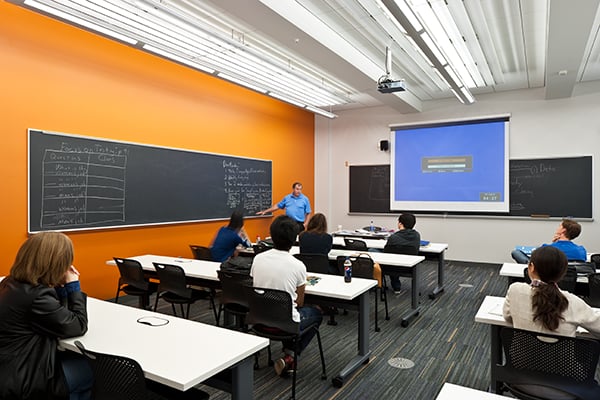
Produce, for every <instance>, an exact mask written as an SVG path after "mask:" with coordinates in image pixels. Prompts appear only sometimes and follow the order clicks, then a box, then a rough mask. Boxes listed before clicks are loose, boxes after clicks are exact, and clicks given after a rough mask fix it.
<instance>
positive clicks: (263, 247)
mask: <svg viewBox="0 0 600 400" xmlns="http://www.w3.org/2000/svg"><path fill="white" fill-rule="evenodd" d="M272 248H273V246H268V245H266V244H265V243H261V242H259V243H256V244H254V245H252V250H254V255H257V254H260V253H262V252H264V251H267V250H271V249H272Z"/></svg>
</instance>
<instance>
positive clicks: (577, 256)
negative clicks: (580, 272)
mask: <svg viewBox="0 0 600 400" xmlns="http://www.w3.org/2000/svg"><path fill="white" fill-rule="evenodd" d="M580 233H581V225H579V223H577V222H575V221H573V220H571V219H563V220H562V222H561V223H560V225H559V226H558V229H556V232H554V237H553V238H552V243H550V244H543V245H542V246H553V247H556V248H558V249H560V250H562V252H563V253H565V255H566V256H567V260H569V261H586V259H587V252H586V251H585V248H584V247H583V246H579V245H577V244H575V243H573V242H572V240H573V239H575V238H576V237H577V236H579V234H580ZM511 256H512V258H513V259H514V260H515V261H516V262H518V263H519V264H528V263H529V257H528V256H527V255H526V254H525V253H523V252H522V251H521V250H519V249H515V250H513V251H512V253H511Z"/></svg>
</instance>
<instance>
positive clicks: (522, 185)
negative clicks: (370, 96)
mask: <svg viewBox="0 0 600 400" xmlns="http://www.w3.org/2000/svg"><path fill="white" fill-rule="evenodd" d="M349 169H350V171H349V180H350V182H349V184H350V208H349V211H350V213H368V214H397V213H398V211H392V210H390V199H389V196H390V195H389V193H390V166H389V165H387V164H383V165H352V166H350V168H349ZM509 169H510V172H509V177H510V213H509V215H508V216H515V217H518V216H521V217H522V216H528V217H529V216H533V217H560V218H562V217H573V218H593V216H592V157H591V156H582V157H562V158H543V159H542V158H540V159H538V158H534V159H523V160H510V163H509ZM406 211H410V210H406ZM448 214H457V215H461V214H466V215H473V214H475V213H448ZM480 215H481V214H480ZM485 215H505V216H506V214H485Z"/></svg>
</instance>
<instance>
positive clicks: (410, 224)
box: [398, 213, 417, 229]
mask: <svg viewBox="0 0 600 400" xmlns="http://www.w3.org/2000/svg"><path fill="white" fill-rule="evenodd" d="M398 222H400V223H401V224H402V225H404V227H405V228H406V229H412V228H414V227H415V224H416V223H417V219H416V218H415V216H414V215H413V214H410V213H403V214H400V216H399V217H398Z"/></svg>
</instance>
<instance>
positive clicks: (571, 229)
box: [562, 219, 581, 240]
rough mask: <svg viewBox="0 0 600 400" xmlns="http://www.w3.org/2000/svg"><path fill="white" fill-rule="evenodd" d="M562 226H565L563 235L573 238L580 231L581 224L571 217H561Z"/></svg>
mask: <svg viewBox="0 0 600 400" xmlns="http://www.w3.org/2000/svg"><path fill="white" fill-rule="evenodd" d="M562 226H563V228H565V236H566V237H568V238H569V240H573V239H575V238H576V237H577V236H579V234H580V233H581V225H579V223H578V222H575V221H573V220H572V219H563V221H562Z"/></svg>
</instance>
